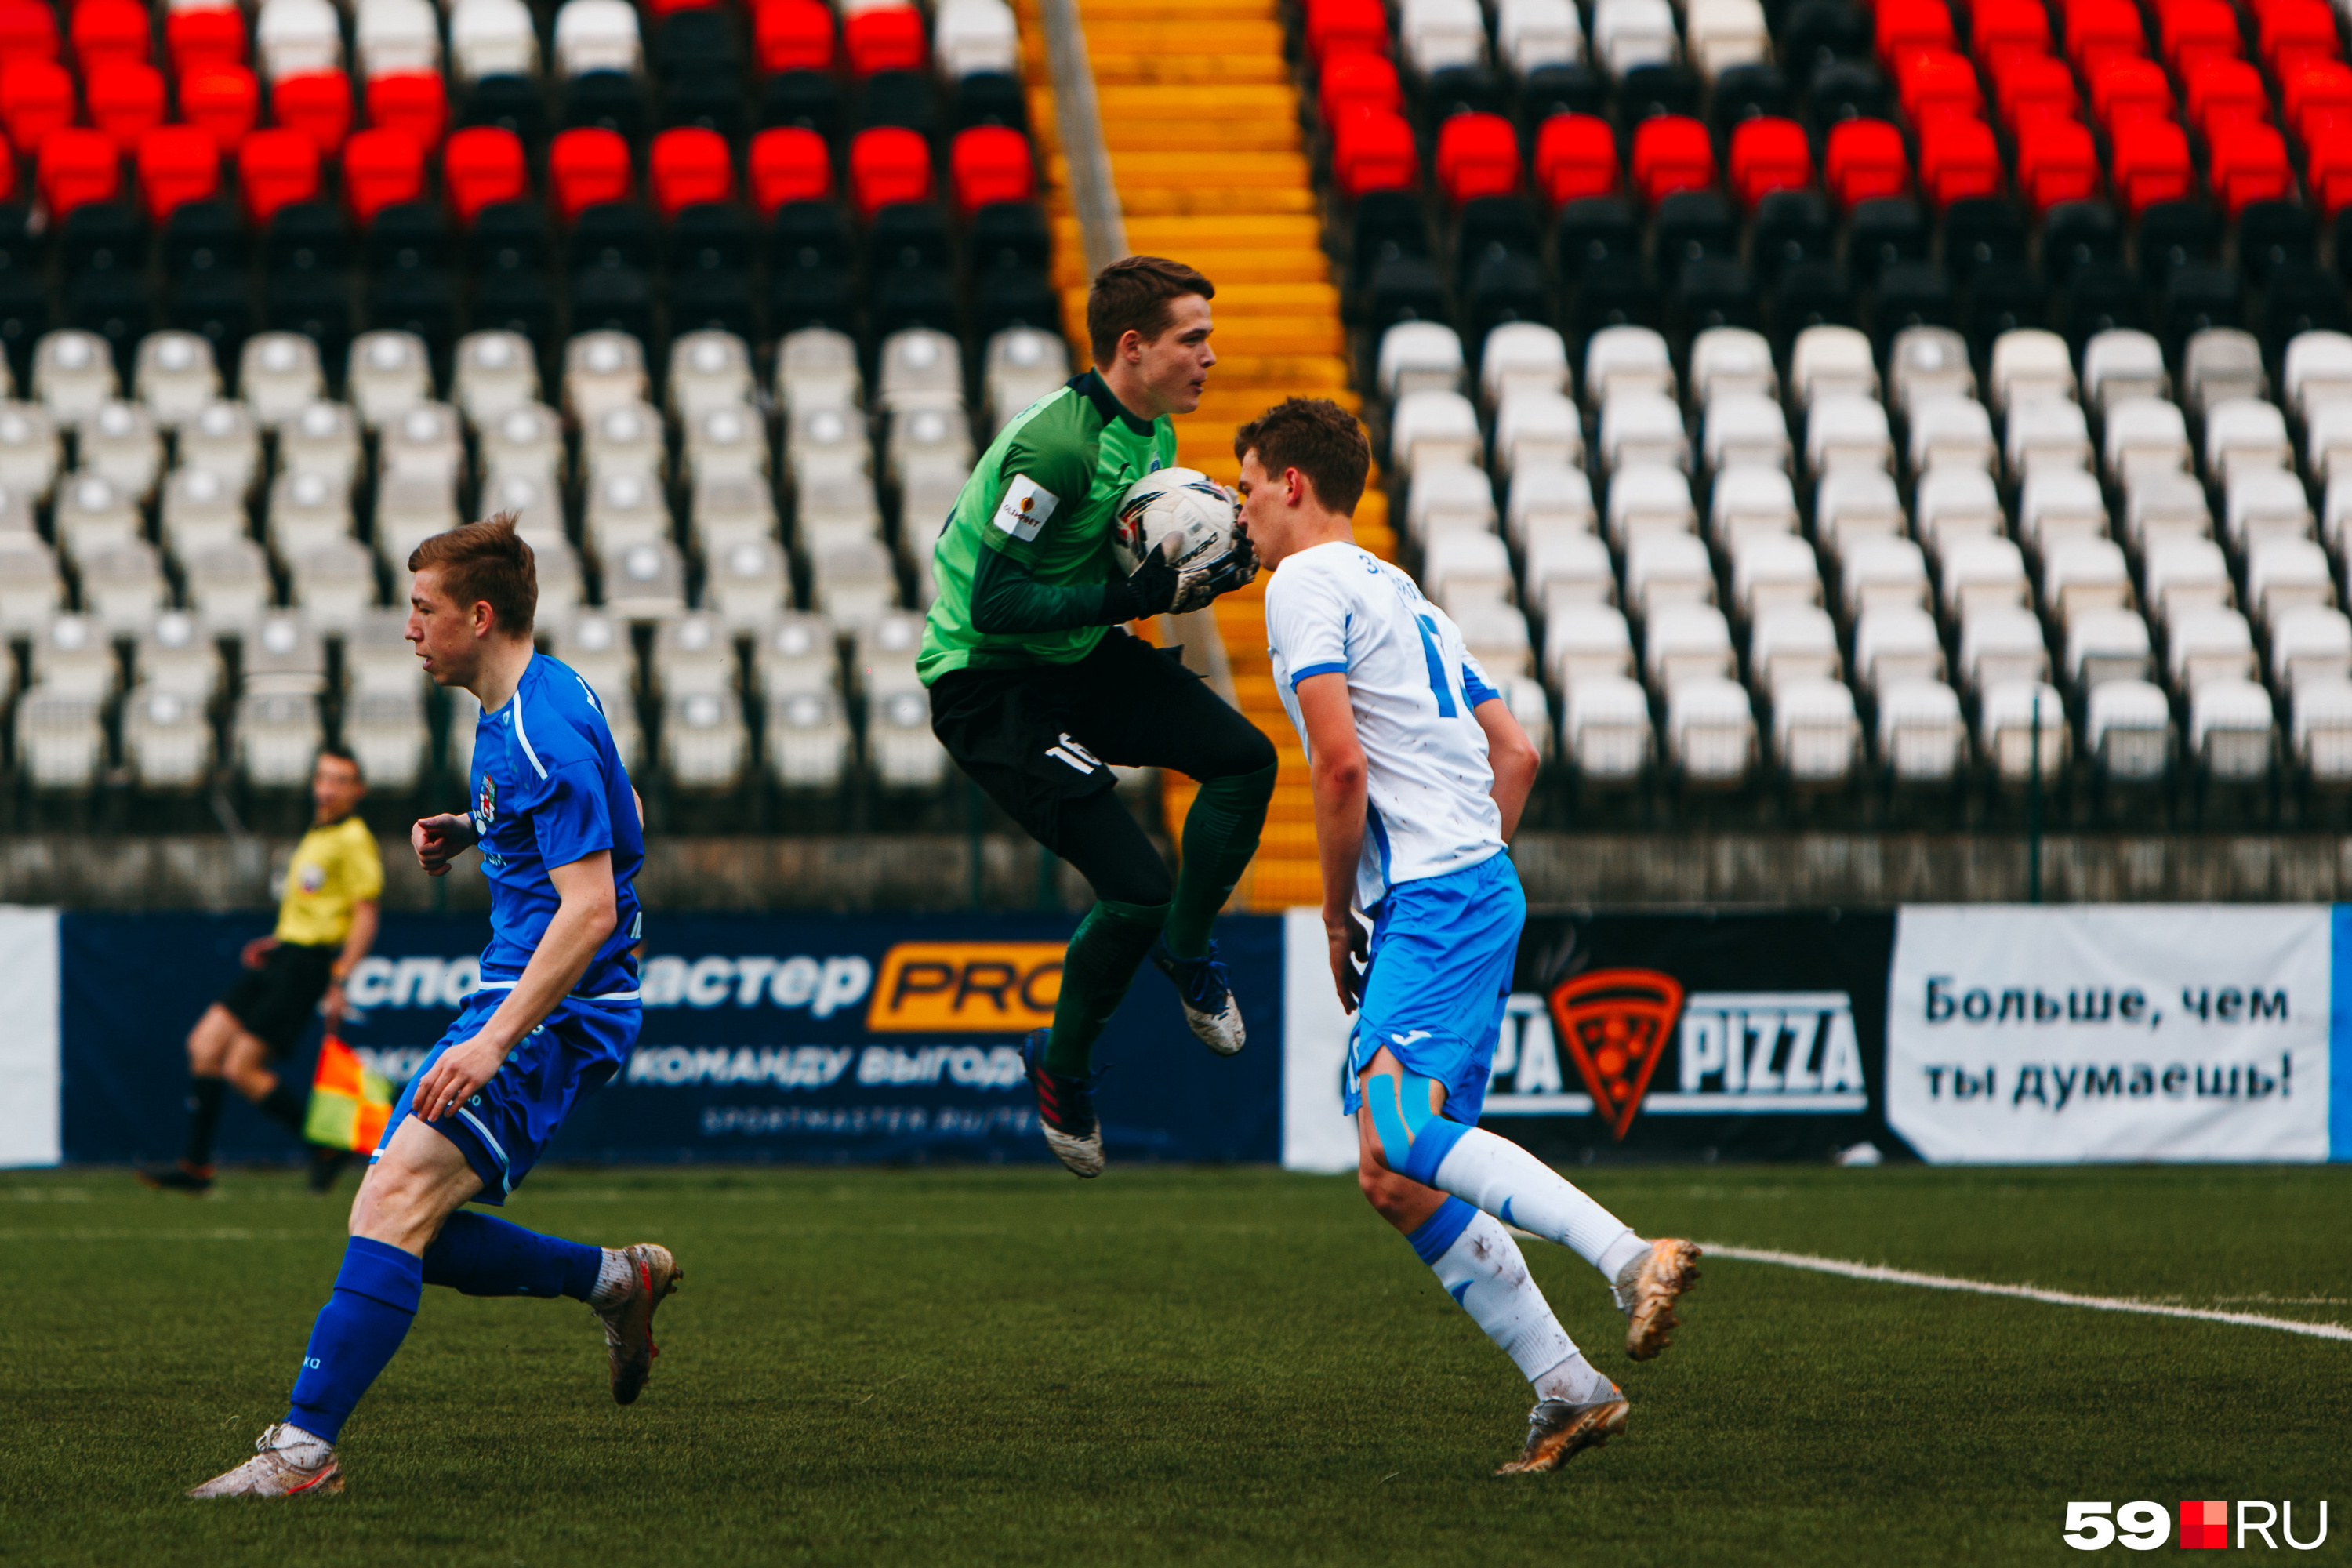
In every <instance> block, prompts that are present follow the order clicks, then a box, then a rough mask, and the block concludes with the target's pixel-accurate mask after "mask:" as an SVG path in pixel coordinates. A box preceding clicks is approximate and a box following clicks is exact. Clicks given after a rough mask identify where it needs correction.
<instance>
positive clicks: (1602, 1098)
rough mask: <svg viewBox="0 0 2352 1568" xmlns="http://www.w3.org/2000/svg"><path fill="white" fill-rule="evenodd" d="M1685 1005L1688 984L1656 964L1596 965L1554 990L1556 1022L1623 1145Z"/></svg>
mask: <svg viewBox="0 0 2352 1568" xmlns="http://www.w3.org/2000/svg"><path fill="white" fill-rule="evenodd" d="M1682 1010H1683V986H1682V982H1681V981H1679V980H1676V979H1675V977H1674V976H1673V975H1671V974H1661V973H1658V972H1657V971H1656V970H1654V969H1596V970H1593V971H1591V972H1590V973H1584V974H1580V975H1577V976H1576V977H1575V978H1573V979H1571V980H1567V981H1564V982H1562V983H1561V984H1559V986H1557V987H1556V988H1555V989H1554V990H1553V991H1552V994H1551V1016H1552V1023H1553V1025H1554V1026H1556V1027H1557V1028H1558V1029H1559V1037H1560V1039H1561V1040H1562V1041H1564V1042H1566V1044H1567V1046H1568V1053H1569V1055H1570V1058H1573V1059H1574V1060H1575V1062H1576V1071H1577V1075H1578V1076H1579V1077H1580V1078H1581V1079H1584V1087H1585V1089H1586V1090H1587V1092H1589V1093H1590V1094H1591V1096H1592V1108H1593V1110H1595V1111H1596V1112H1598V1113H1599V1114H1600V1115H1601V1117H1602V1119H1604V1120H1605V1121H1607V1122H1608V1123H1609V1127H1610V1131H1611V1132H1612V1133H1613V1134H1614V1135H1615V1137H1616V1138H1617V1139H1618V1141H1619V1142H1622V1141H1623V1140H1624V1137H1625V1133H1626V1131H1627V1130H1629V1129H1630V1128H1631V1127H1632V1126H1633V1116H1634V1113H1635V1112H1637V1111H1639V1110H1641V1109H1642V1096H1643V1095H1644V1094H1646V1093H1648V1092H1649V1089H1650V1075H1651V1074H1653V1073H1654V1072H1656V1071H1657V1070H1658V1061H1659V1058H1662V1057H1664V1055H1665V1054H1666V1042H1667V1041H1669V1040H1671V1039H1672V1038H1674V1028H1675V1019H1676V1018H1678V1017H1680V1016H1681V1015H1682Z"/></svg>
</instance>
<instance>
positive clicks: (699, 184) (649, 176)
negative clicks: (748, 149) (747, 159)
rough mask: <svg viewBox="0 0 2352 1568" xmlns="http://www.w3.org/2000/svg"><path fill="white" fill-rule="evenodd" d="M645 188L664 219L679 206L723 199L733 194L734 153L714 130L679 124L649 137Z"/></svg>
mask: <svg viewBox="0 0 2352 1568" xmlns="http://www.w3.org/2000/svg"><path fill="white" fill-rule="evenodd" d="M646 192H647V194H648V195H650V196H651V197H652V198H653V204H654V208H655V210H656V212H658V213H660V214H661V216H663V217H664V218H666V219H671V218H676V217H677V214H678V211H679V209H680V208H682V207H687V206H691V205H697V204H699V203H705V202H726V201H731V200H733V199H734V195H735V155H734V153H733V152H732V151H731V150H730V148H729V147H728V145H727V140H726V138H725V137H723V136H721V135H719V132H716V131H709V130H704V129H702V128H701V127H699V126H681V127H679V128H677V129H676V130H672V131H665V132H662V133H661V134H660V135H658V136H656V137H655V138H654V140H653V149H652V151H651V153H649V154H648V155H647V159H646Z"/></svg>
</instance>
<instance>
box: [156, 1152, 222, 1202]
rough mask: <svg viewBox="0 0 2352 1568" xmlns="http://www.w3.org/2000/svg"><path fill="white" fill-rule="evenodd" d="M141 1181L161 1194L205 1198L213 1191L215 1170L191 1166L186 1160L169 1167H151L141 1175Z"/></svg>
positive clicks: (201, 1166)
mask: <svg viewBox="0 0 2352 1568" xmlns="http://www.w3.org/2000/svg"><path fill="white" fill-rule="evenodd" d="M139 1179H140V1181H141V1182H142V1183H144V1184H147V1185H148V1186H151V1187H152V1188H154V1189H155V1190H156V1191H157V1192H159V1193H185V1194H188V1195H189V1196H190V1197H192V1198H200V1197H203V1196H204V1195H205V1194H206V1193H208V1192H211V1191H212V1190H213V1168H212V1167H211V1166H210V1165H191V1164H190V1163H188V1162H186V1161H185V1160H181V1161H178V1162H176V1163H173V1164H169V1165H150V1166H148V1167H147V1168H146V1169H145V1170H143V1171H142V1172H140V1173H139Z"/></svg>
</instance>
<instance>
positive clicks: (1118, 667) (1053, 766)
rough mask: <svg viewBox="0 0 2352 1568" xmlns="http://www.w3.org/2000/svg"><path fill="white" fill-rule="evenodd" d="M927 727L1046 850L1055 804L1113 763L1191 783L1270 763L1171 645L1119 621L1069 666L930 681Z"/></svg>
mask: <svg viewBox="0 0 2352 1568" xmlns="http://www.w3.org/2000/svg"><path fill="white" fill-rule="evenodd" d="M931 732H932V733H933V734H935V735H937V736H939V738H940V744H941V745H943V746H945V747H946V748H947V749H948V755H950V756H951V757H953V758H954V759H955V761H956V765H957V766H958V767H960V768H961V769H963V771H964V772H965V773H969V774H971V777H972V779H973V780H974V781H975V782H976V783H978V784H979V785H980V787H981V788H982V789H983V790H986V791H987V792H988V795H989V798H990V799H992V800H993V801H995V802H996V804H997V805H1001V806H1003V808H1004V809H1005V811H1006V813H1007V814H1008V815H1010V816H1012V818H1013V821H1015V822H1017V823H1019V824H1020V825H1021V826H1022V827H1023V828H1024V829H1025V830H1026V831H1027V832H1028V834H1029V836H1030V837H1033V838H1034V839H1036V840H1037V842H1039V843H1040V844H1043V845H1044V846H1045V847H1047V848H1048V849H1052V850H1054V851H1055V852H1056V853H1060V852H1061V850H1062V845H1061V837H1062V821H1061V819H1062V808H1063V805H1064V803H1065V802H1071V801H1078V800H1083V799H1085V798H1086V797H1087V796H1088V795H1095V794H1097V793H1099V792H1100V791H1103V790H1107V789H1109V788H1111V787H1112V786H1113V785H1114V784H1117V783H1118V780H1117V778H1116V777H1115V776H1114V775H1113V774H1112V773H1111V771H1110V766H1109V764H1111V763H1118V764H1119V765H1120V766H1121V767H1145V768H1170V769H1173V770H1174V771H1175V772H1177V773H1186V774H1189V775H1191V776H1192V777H1193V778H1196V779H1215V778H1230V777H1234V776H1235V775H1238V774H1244V773H1260V772H1263V771H1264V770H1265V769H1267V768H1270V767H1272V766H1273V765H1274V763H1275V752H1274V742H1271V741H1269V740H1267V739H1266V738H1265V735H1264V734H1262V733H1260V732H1259V731H1258V728H1257V726H1256V725H1255V724H1253V723H1251V722H1250V721H1248V720H1247V719H1245V718H1244V717H1243V716H1242V714H1241V711H1240V710H1238V709H1236V708H1234V705H1233V704H1232V703H1230V702H1227V701H1226V700H1224V699H1223V698H1222V697H1220V696H1218V695H1217V694H1216V692H1214V691H1213V690H1212V689H1210V687H1209V683H1208V682H1207V681H1205V680H1202V679H1201V678H1200V677H1199V676H1198V675H1195V674H1194V673H1193V672H1192V671H1191V670H1189V669H1187V668H1184V665H1183V662H1182V660H1181V659H1180V658H1178V657H1177V656H1176V654H1175V652H1174V651H1173V650H1170V651H1166V652H1163V651H1161V650H1160V649H1159V648H1156V647H1152V646H1151V645H1150V643H1148V642H1145V641H1144V640H1143V639H1142V638H1141V637H1136V636H1135V635H1133V634H1132V633H1130V632H1129V631H1127V630H1125V629H1124V628H1121V627H1117V626H1114V627H1112V628H1111V629H1110V630H1109V631H1108V633H1106V634H1105V635H1104V637H1103V639H1102V641H1100V642H1099V643H1097V644H1096V645H1095V647H1094V650H1093V651H1092V652H1090V653H1088V654H1087V656H1086V657H1085V658H1081V659H1079V660H1077V661H1076V662H1075V663H1072V664H1033V665H1024V666H1022V667H1021V668H1017V669H951V670H950V671H949V672H948V673H947V674H945V675H942V676H940V678H939V679H938V680H936V681H934V682H932V684H931ZM1065 858H1067V857H1065Z"/></svg>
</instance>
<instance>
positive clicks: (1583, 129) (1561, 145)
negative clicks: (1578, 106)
mask: <svg viewBox="0 0 2352 1568" xmlns="http://www.w3.org/2000/svg"><path fill="white" fill-rule="evenodd" d="M1617 170H1618V164H1617V132H1614V131H1612V130H1611V129H1610V126H1609V121H1605V120H1602V119H1601V118H1600V117H1599V116H1597V115H1591V114H1555V115H1553V116H1552V117H1551V118H1550V119H1549V120H1547V121H1544V122H1543V126H1542V128H1541V129H1539V130H1538V131H1537V132H1536V184H1538V185H1540V186H1542V187H1543V194H1544V199H1545V200H1546V201H1549V203H1550V204H1551V205H1554V206H1559V205H1560V204H1562V203H1563V202H1573V201H1580V200H1582V199H1583V198H1585V197H1586V196H1605V195H1610V194H1611V193H1612V192H1613V191H1615V190H1616V189H1617V183H1618V173H1617Z"/></svg>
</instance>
